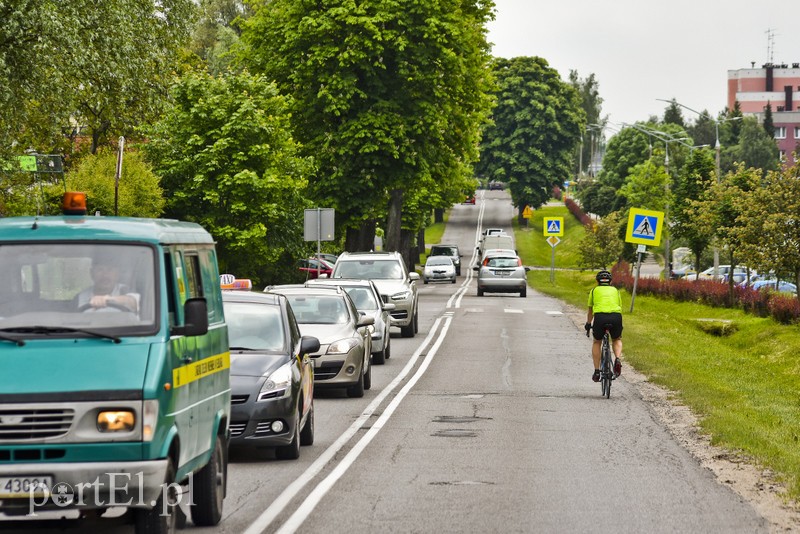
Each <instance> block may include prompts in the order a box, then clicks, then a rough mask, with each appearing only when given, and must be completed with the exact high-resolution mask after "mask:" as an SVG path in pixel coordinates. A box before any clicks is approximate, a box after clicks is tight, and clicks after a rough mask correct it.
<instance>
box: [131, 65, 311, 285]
mask: <svg viewBox="0 0 800 534" xmlns="http://www.w3.org/2000/svg"><path fill="white" fill-rule="evenodd" d="M172 96H173V99H174V102H175V104H174V107H173V108H172V109H170V110H169V112H168V113H167V114H166V115H165V116H164V118H163V119H162V120H161V121H159V122H158V123H157V124H156V125H155V126H154V127H153V128H152V129H151V130H150V131H149V132H148V133H149V134H150V142H149V143H147V144H146V145H145V146H144V148H145V150H146V153H147V155H148V158H149V159H150V161H152V162H153V166H154V169H155V171H156V172H157V173H158V174H159V175H160V176H161V179H162V181H161V185H162V187H163V188H164V190H165V193H166V198H167V205H166V209H165V212H166V215H167V216H170V217H175V218H179V219H186V220H190V221H194V222H197V223H199V224H201V225H202V226H203V227H205V228H206V229H207V230H208V231H209V232H210V233H211V234H212V235H213V236H214V238H215V239H216V240H217V243H218V250H219V255H220V267H221V268H222V269H223V270H224V271H227V272H231V273H234V274H236V275H239V276H246V277H249V278H252V279H253V280H254V282H255V283H260V284H265V283H276V282H282V281H285V280H287V279H291V277H292V276H293V275H294V273H295V272H296V270H295V269H294V260H296V259H297V258H298V257H302V256H303V255H305V254H307V253H308V252H309V247H308V246H307V245H306V244H305V243H304V242H303V215H304V209H305V208H308V207H311V206H310V203H309V202H308V201H307V200H306V194H307V192H306V187H307V176H308V175H309V174H310V172H311V171H312V168H311V162H310V160H309V159H308V158H304V157H301V156H300V155H299V147H298V145H297V143H296V142H295V141H294V139H293V138H292V135H291V133H290V132H291V127H290V122H289V107H290V106H289V103H288V99H287V98H285V97H283V96H281V95H279V94H278V91H277V88H276V87H275V85H274V84H272V83H269V82H268V81H267V80H266V78H264V77H263V76H255V75H251V74H249V73H247V72H243V73H239V74H230V75H223V76H218V77H212V76H211V75H209V74H207V73H201V72H196V73H188V74H186V75H185V76H184V77H182V78H181V79H180V80H179V81H178V83H177V84H176V86H175V87H174V89H173V92H172Z"/></svg>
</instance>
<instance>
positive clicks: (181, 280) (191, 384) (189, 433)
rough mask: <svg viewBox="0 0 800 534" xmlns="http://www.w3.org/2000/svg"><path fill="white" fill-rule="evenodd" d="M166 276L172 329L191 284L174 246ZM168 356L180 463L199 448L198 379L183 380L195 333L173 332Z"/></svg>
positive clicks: (194, 350) (193, 353)
mask: <svg viewBox="0 0 800 534" xmlns="http://www.w3.org/2000/svg"><path fill="white" fill-rule="evenodd" d="M164 262H165V265H166V271H167V273H166V279H167V291H168V295H167V300H168V311H169V326H170V329H171V328H172V327H175V326H183V325H184V324H185V323H184V317H183V303H184V302H186V299H187V298H189V294H190V287H189V280H188V279H187V276H186V269H185V267H184V258H183V254H182V251H180V250H178V249H177V248H175V247H173V248H172V249H171V251H170V252H168V253H166V254H165V255H164ZM169 345H170V347H169V359H170V363H171V365H172V376H173V377H177V380H176V379H175V378H173V382H174V383H173V397H172V401H173V402H172V409H171V410H170V411H169V413H170V414H171V415H173V416H174V417H175V425H176V426H177V428H178V436H179V439H180V465H179V467H180V466H183V465H185V464H186V462H188V461H189V460H191V459H192V458H194V457H195V456H196V455H197V453H198V451H197V424H196V420H195V416H196V413H195V412H196V407H195V406H194V404H195V402H196V399H197V389H198V384H197V381H193V380H184V377H186V376H187V375H188V372H189V370H190V369H191V364H192V362H194V361H195V358H196V356H197V339H196V338H195V337H194V336H184V335H177V336H176V335H172V334H170V340H169Z"/></svg>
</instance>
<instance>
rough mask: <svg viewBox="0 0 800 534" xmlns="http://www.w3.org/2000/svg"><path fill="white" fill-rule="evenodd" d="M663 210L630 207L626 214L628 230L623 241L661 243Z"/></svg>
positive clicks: (645, 243)
mask: <svg viewBox="0 0 800 534" xmlns="http://www.w3.org/2000/svg"><path fill="white" fill-rule="evenodd" d="M663 220H664V212H661V211H651V210H642V209H638V208H631V211H630V213H629V214H628V231H627V232H626V233H625V241H627V242H628V243H636V244H639V245H651V246H654V247H655V246H658V245H659V243H661V227H662V226H663V224H662V222H663Z"/></svg>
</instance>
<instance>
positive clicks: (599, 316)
mask: <svg viewBox="0 0 800 534" xmlns="http://www.w3.org/2000/svg"><path fill="white" fill-rule="evenodd" d="M607 324H610V325H611V328H609V331H610V332H611V339H617V338H620V337H622V314H621V313H595V314H594V316H593V317H592V336H593V337H594V338H595V339H603V334H604V333H605V325H607Z"/></svg>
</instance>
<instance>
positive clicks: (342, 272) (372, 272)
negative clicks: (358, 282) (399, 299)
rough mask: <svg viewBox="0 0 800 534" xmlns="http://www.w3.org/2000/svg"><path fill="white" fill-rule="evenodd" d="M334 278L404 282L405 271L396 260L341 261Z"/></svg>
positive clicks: (337, 264) (337, 265) (338, 263)
mask: <svg viewBox="0 0 800 534" xmlns="http://www.w3.org/2000/svg"><path fill="white" fill-rule="evenodd" d="M334 278H362V279H365V280H402V279H403V269H402V268H401V267H400V264H399V263H397V261H396V260H372V259H369V260H349V261H342V260H339V261H338V262H337V263H336V272H335V273H334Z"/></svg>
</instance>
